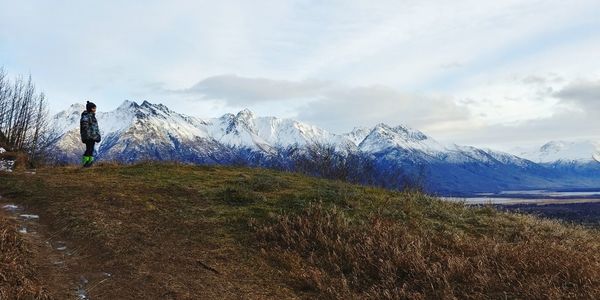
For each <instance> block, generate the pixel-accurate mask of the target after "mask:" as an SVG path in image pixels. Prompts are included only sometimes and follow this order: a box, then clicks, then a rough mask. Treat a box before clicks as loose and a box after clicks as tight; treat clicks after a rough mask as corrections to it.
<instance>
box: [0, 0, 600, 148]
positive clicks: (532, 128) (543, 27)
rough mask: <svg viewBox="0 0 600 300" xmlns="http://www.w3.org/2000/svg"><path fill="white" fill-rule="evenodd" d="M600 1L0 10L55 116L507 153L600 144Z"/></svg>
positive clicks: (8, 6) (15, 60)
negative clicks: (243, 124)
mask: <svg viewBox="0 0 600 300" xmlns="http://www.w3.org/2000/svg"><path fill="white" fill-rule="evenodd" d="M599 53H600V1H598V0H573V1H553V0H549V1H524V0H520V1H500V0H498V1H462V0H457V1H426V0H424V1H423V0H422V1H400V0H393V1H387V0H378V1H372V0H371V1H363V0H343V1H341V0H340V1H290V0H272V1H260V0H258V1H228V0H220V1H177V0H175V1H154V0H146V1H86V0H83V1H74V0H73V1H60V0H56V1H42V0H40V1H29V0H20V1H9V0H0V66H3V67H4V69H5V71H6V72H8V73H9V74H10V75H13V76H16V75H18V74H25V75H27V74H31V75H32V76H33V80H34V81H35V83H36V86H37V87H38V89H39V90H43V91H44V92H45V94H46V96H47V98H48V100H49V103H50V109H51V110H52V111H54V112H58V111H60V110H62V109H65V108H66V107H68V106H69V105H71V104H73V103H76V102H81V103H85V101H86V100H91V101H93V102H95V103H96V104H97V105H98V109H99V110H113V109H115V108H116V107H118V106H119V104H120V103H122V102H123V101H124V100H133V101H138V102H141V101H144V100H148V101H150V102H152V103H163V104H165V105H167V106H169V107H170V108H172V109H173V110H175V111H178V112H181V113H185V114H188V115H192V116H197V117H201V118H209V117H218V116H221V115H223V114H224V113H229V112H232V113H235V112H237V111H239V110H241V109H244V108H248V109H250V110H252V111H254V112H255V114H257V115H259V116H278V117H285V118H294V119H297V120H300V121H303V122H307V123H310V124H314V125H317V126H319V127H322V128H325V129H327V130H330V131H332V132H335V133H344V132H349V131H351V130H352V129H353V128H354V127H360V126H364V127H370V126H374V125H376V124H378V123H387V124H390V125H393V126H395V125H400V124H402V125H406V126H410V127H413V128H416V129H419V130H421V131H423V132H425V133H426V134H428V135H430V136H432V137H433V138H435V139H437V140H440V141H442V142H453V143H458V144H466V145H473V146H482V147H490V148H496V149H499V150H509V149H513V148H515V147H529V146H534V145H541V144H543V143H545V142H548V141H550V140H574V139H594V140H597V141H598V140H600V118H599V117H598V116H599V115H600V55H599Z"/></svg>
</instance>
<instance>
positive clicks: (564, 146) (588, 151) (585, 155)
mask: <svg viewBox="0 0 600 300" xmlns="http://www.w3.org/2000/svg"><path fill="white" fill-rule="evenodd" d="M599 152H600V142H596V141H590V140H577V141H550V142H548V143H546V144H544V145H542V146H541V147H539V148H537V149H533V150H530V151H521V152H520V153H518V154H519V155H520V156H522V157H524V158H526V159H529V160H531V161H533V162H536V163H588V162H592V161H594V160H595V158H594V156H595V155H596V156H598V155H599Z"/></svg>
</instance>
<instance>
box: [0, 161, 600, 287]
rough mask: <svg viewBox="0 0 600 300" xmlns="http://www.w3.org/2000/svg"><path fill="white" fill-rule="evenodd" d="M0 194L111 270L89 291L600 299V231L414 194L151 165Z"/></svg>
mask: <svg viewBox="0 0 600 300" xmlns="http://www.w3.org/2000/svg"><path fill="white" fill-rule="evenodd" d="M0 194H1V195H2V196H4V197H5V198H6V199H10V201H13V202H16V203H18V204H21V205H24V206H25V207H26V208H27V209H29V210H31V211H33V212H36V213H38V214H39V215H40V222H45V224H46V225H47V226H48V228H49V229H50V230H49V232H48V233H47V234H51V235H60V236H61V238H63V239H64V240H66V241H67V242H68V243H69V245H70V247H77V249H80V250H79V251H80V252H81V253H85V256H86V261H85V263H84V264H83V263H82V264H81V266H80V268H79V269H78V271H77V272H78V273H74V274H72V276H73V277H74V278H77V277H78V276H79V275H80V274H82V273H86V272H98V271H103V272H110V273H111V274H114V276H113V277H111V278H110V280H106V281H103V282H102V283H101V284H99V285H98V287H97V288H95V289H94V290H93V291H90V297H92V298H93V299H133V298H137V299H140V298H146V299H149V298H163V299H197V298H198V297H200V298H240V297H243V298H278V299H287V298H312V297H319V298H350V299H352V298H373V299H381V298H389V299H394V298H413V299H431V298H446V299H453V298H471V299H497V298H523V299H529V298H536V299H539V298H544V299H548V298H572V299H582V298H590V299H594V298H596V299H598V298H600V232H599V231H598V230H595V229H589V228H587V229H586V228H584V227H581V226H577V225H572V224H566V223H561V222H559V221H554V220H545V219H540V218H537V217H534V216H528V215H523V214H514V213H507V212H501V211H498V210H496V209H494V208H493V207H491V206H482V207H467V206H465V205H464V204H462V203H452V202H446V201H442V200H439V199H436V198H433V197H429V196H426V195H423V194H421V193H419V192H414V191H404V192H395V191H389V190H384V189H379V188H372V187H366V186H360V185H352V184H348V183H344V182H341V181H334V180H325V179H318V178H313V177H307V176H303V175H299V174H294V173H286V172H277V171H272V170H266V169H256V168H255V169H252V168H239V167H209V166H188V165H176V164H152V163H147V164H139V165H133V166H119V165H100V166H97V167H95V168H92V169H87V170H82V169H79V168H73V167H61V168H47V169H39V170H38V171H37V173H36V174H26V173H20V172H16V173H15V174H3V175H0ZM5 198H3V201H6V199H5ZM31 275H32V276H33V275H35V274H31ZM52 288H53V287H52V286H50V287H49V289H50V290H51V289H52Z"/></svg>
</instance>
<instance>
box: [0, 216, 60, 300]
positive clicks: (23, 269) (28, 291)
mask: <svg viewBox="0 0 600 300" xmlns="http://www.w3.org/2000/svg"><path fill="white" fill-rule="evenodd" d="M0 299H51V297H50V295H49V294H48V292H47V291H46V289H45V287H44V286H43V285H41V284H40V282H39V280H38V279H37V273H36V268H35V267H34V266H33V264H32V262H31V253H30V251H29V247H28V245H27V243H26V241H25V240H24V239H23V238H22V237H21V236H20V235H19V233H18V232H17V225H16V224H15V222H13V221H11V220H8V219H6V217H5V216H4V215H2V214H1V213H0Z"/></svg>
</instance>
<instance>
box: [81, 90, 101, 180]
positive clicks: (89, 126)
mask: <svg viewBox="0 0 600 300" xmlns="http://www.w3.org/2000/svg"><path fill="white" fill-rule="evenodd" d="M80 132H81V141H82V142H83V143H84V144H85V153H84V154H83V159H82V163H83V167H84V168H87V167H89V166H91V165H92V163H94V146H95V145H96V143H99V142H100V141H101V138H100V129H99V127H98V120H96V104H94V103H92V102H90V101H87V104H86V105H85V111H84V112H82V113H81V121H80Z"/></svg>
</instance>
